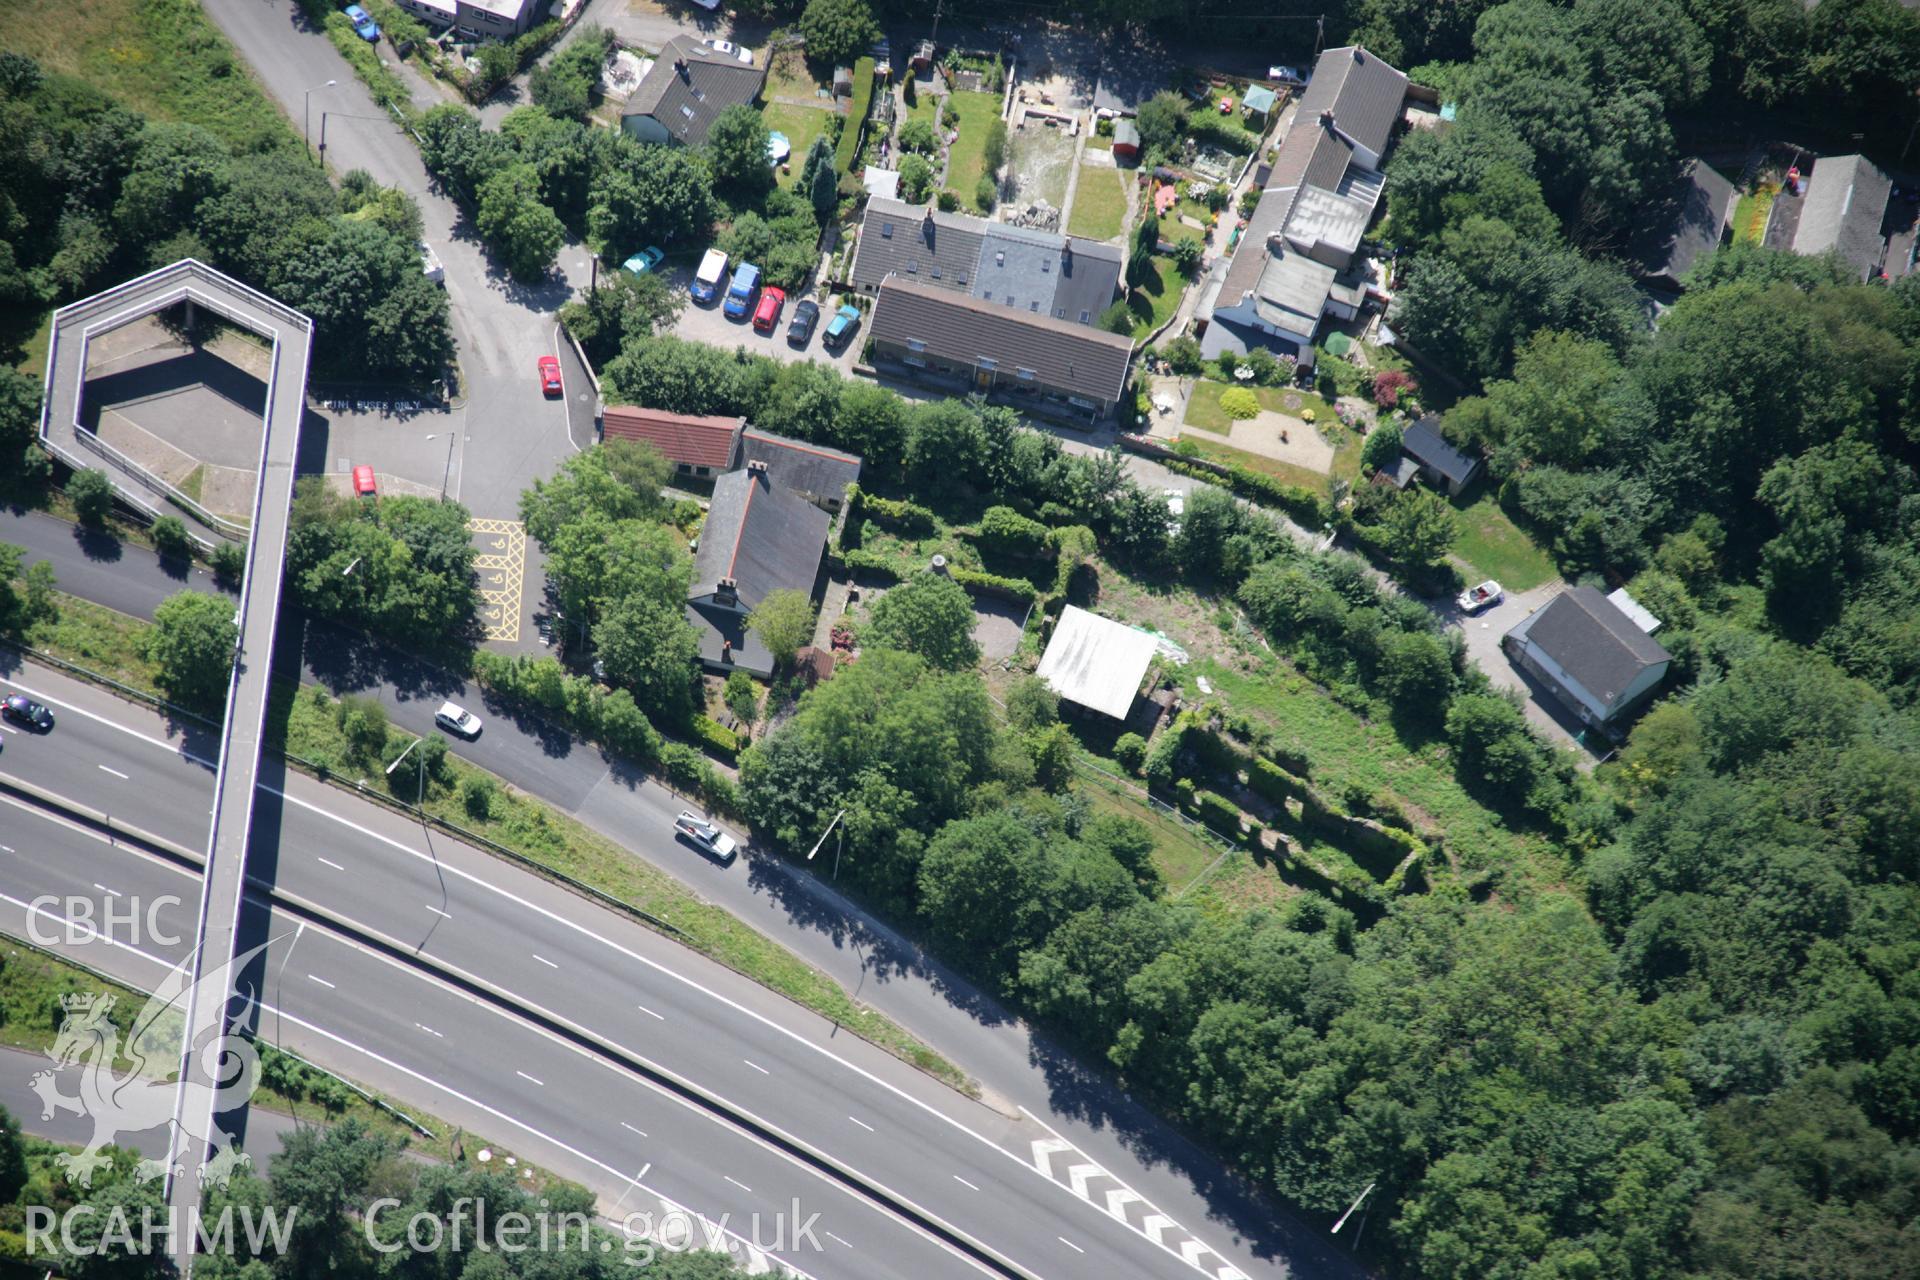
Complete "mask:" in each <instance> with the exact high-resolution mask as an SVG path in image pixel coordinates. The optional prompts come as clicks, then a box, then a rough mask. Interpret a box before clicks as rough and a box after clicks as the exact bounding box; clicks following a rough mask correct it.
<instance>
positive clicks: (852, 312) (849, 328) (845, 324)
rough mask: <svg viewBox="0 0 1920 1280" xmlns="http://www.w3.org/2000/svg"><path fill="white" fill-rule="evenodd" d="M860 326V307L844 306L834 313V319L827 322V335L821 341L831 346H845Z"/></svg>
mask: <svg viewBox="0 0 1920 1280" xmlns="http://www.w3.org/2000/svg"><path fill="white" fill-rule="evenodd" d="M859 327H860V308H858V307H854V306H843V307H841V308H840V309H839V310H838V311H836V312H834V313H833V319H832V320H831V321H829V322H828V324H827V335H826V337H824V338H822V339H821V341H822V342H824V343H826V344H827V345H828V346H829V347H843V346H845V345H846V344H847V340H848V339H849V338H851V337H853V331H854V330H855V329H858V328H859Z"/></svg>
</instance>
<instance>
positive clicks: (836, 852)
mask: <svg viewBox="0 0 1920 1280" xmlns="http://www.w3.org/2000/svg"><path fill="white" fill-rule="evenodd" d="M846 816H847V811H846V810H845V809H842V810H841V811H840V812H838V813H836V814H834V815H833V821H832V822H829V823H828V824H827V829H826V830H825V831H822V832H821V833H820V838H819V839H818V840H816V841H814V842H813V848H811V849H809V850H807V861H808V862H812V861H813V855H814V854H816V853H818V852H820V846H821V845H823V844H825V843H826V842H827V837H828V836H830V835H832V834H833V833H834V829H835V828H837V827H838V826H839V825H840V819H842V818H844V817H846ZM846 839H847V837H846V833H845V832H844V831H843V832H841V833H840V839H839V840H837V841H836V842H835V843H834V846H833V878H834V879H835V880H838V879H839V878H840V851H841V850H842V849H843V848H844V847H845V846H846Z"/></svg>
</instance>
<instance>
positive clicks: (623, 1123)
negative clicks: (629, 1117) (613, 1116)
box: [620, 1120, 647, 1138]
mask: <svg viewBox="0 0 1920 1280" xmlns="http://www.w3.org/2000/svg"><path fill="white" fill-rule="evenodd" d="M620 1127H621V1128H622V1129H633V1132H635V1133H637V1134H639V1135H640V1136H641V1137H643V1138H644V1137H646V1136H647V1135H646V1131H645V1130H643V1129H634V1128H633V1126H632V1125H630V1124H628V1123H627V1122H626V1121H625V1120H622V1121H621V1122H620Z"/></svg>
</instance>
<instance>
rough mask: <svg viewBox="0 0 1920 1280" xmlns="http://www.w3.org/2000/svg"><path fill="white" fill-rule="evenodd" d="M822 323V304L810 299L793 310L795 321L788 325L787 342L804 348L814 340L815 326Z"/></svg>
mask: <svg viewBox="0 0 1920 1280" xmlns="http://www.w3.org/2000/svg"><path fill="white" fill-rule="evenodd" d="M819 323H820V304H819V303H817V302H815V301H814V300H813V299H811V298H808V299H807V300H806V301H804V302H802V303H801V304H800V305H799V306H797V307H795V308H794V309H793V321H792V323H790V324H789V325H787V341H788V342H789V343H791V344H792V345H794V346H796V347H804V346H806V345H807V343H808V342H810V341H812V339H813V330H814V326H816V325H818V324H819Z"/></svg>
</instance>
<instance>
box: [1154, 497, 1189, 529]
mask: <svg viewBox="0 0 1920 1280" xmlns="http://www.w3.org/2000/svg"><path fill="white" fill-rule="evenodd" d="M1160 496H1161V497H1162V498H1165V499H1166V500H1167V536H1168V537H1178V536H1179V534H1180V517H1181V516H1183V515H1185V514H1187V495H1186V494H1184V493H1182V492H1180V491H1179V490H1178V489H1162V490H1161V491H1160Z"/></svg>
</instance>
